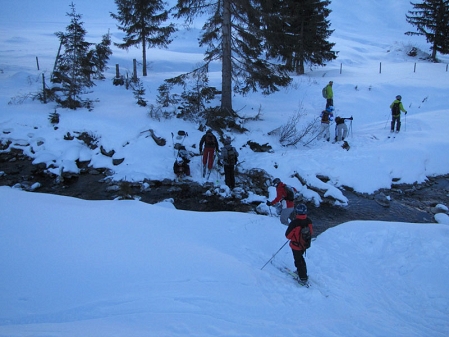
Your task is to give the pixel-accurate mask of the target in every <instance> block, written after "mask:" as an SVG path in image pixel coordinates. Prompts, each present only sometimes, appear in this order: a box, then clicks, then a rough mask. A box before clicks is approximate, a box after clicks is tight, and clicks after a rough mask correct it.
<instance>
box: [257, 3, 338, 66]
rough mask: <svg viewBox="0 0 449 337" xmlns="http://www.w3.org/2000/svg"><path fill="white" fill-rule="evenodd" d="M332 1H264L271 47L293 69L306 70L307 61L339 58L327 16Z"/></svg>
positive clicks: (276, 55) (322, 62)
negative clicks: (334, 49)
mask: <svg viewBox="0 0 449 337" xmlns="http://www.w3.org/2000/svg"><path fill="white" fill-rule="evenodd" d="M330 3H331V2H330V1H320V0H272V1H267V2H264V3H263V4H264V15H265V27H266V35H267V37H268V49H269V54H270V56H271V57H279V58H281V59H282V61H284V62H285V64H286V66H287V67H288V69H289V70H292V71H296V73H297V74H304V66H305V63H310V64H311V65H320V66H324V65H325V62H326V61H330V60H334V59H336V58H337V55H336V54H337V52H334V51H332V48H333V47H334V45H335V43H331V42H329V41H328V38H329V36H330V35H331V34H332V32H333V30H330V29H329V27H330V23H329V21H328V20H327V17H328V16H329V14H330V12H331V11H330V9H328V6H329V5H330Z"/></svg>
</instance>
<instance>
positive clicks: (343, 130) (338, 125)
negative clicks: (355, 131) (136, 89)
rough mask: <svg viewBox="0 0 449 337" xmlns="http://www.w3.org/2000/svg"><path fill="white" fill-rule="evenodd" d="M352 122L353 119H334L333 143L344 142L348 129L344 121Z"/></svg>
mask: <svg viewBox="0 0 449 337" xmlns="http://www.w3.org/2000/svg"><path fill="white" fill-rule="evenodd" d="M346 119H347V120H350V121H352V120H353V119H354V118H352V116H351V117H349V118H347V117H338V116H337V117H336V118H335V141H336V142H339V141H341V140H345V138H346V137H347V135H348V127H347V126H346V123H345V120H346Z"/></svg>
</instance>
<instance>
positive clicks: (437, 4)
mask: <svg viewBox="0 0 449 337" xmlns="http://www.w3.org/2000/svg"><path fill="white" fill-rule="evenodd" d="M410 3H411V4H412V5H413V10H411V11H408V12H409V15H406V20H407V22H408V23H410V24H411V25H413V26H415V27H416V30H417V31H416V32H410V31H409V32H406V33H405V34H406V35H424V36H425V37H426V40H427V42H429V43H431V44H432V47H431V48H430V49H431V51H432V55H431V58H432V60H433V61H434V62H436V61H437V52H439V53H441V54H449V0H424V1H423V2H422V3H413V2H410Z"/></svg>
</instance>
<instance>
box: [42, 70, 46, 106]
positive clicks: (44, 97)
mask: <svg viewBox="0 0 449 337" xmlns="http://www.w3.org/2000/svg"><path fill="white" fill-rule="evenodd" d="M42 99H43V100H44V103H47V93H46V92H45V74H43V73H42Z"/></svg>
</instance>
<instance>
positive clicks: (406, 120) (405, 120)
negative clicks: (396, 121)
mask: <svg viewBox="0 0 449 337" xmlns="http://www.w3.org/2000/svg"><path fill="white" fill-rule="evenodd" d="M404 131H407V114H405V129H404Z"/></svg>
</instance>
